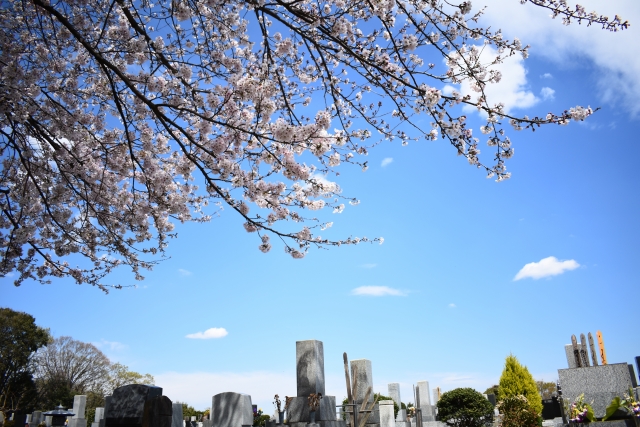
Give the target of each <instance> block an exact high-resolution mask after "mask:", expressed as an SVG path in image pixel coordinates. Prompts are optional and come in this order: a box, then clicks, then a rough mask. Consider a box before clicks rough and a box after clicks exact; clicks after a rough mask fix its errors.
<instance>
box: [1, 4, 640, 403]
mask: <svg viewBox="0 0 640 427" xmlns="http://www.w3.org/2000/svg"><path fill="white" fill-rule="evenodd" d="M488 3H491V4H490V7H489V8H488V9H487V15H486V16H485V18H483V19H484V20H485V21H484V22H485V23H488V24H491V25H492V27H493V28H502V29H503V31H504V33H505V35H506V36H508V37H513V36H519V37H520V38H521V40H522V41H523V43H525V44H527V43H528V44H531V46H532V48H531V57H530V58H529V59H528V60H526V61H524V62H523V61H519V60H514V62H513V63H509V64H506V65H505V68H504V69H503V75H504V77H503V80H504V81H503V83H502V84H503V86H501V87H500V88H498V89H497V90H496V91H495V93H494V94H493V95H494V96H495V97H496V100H497V99H500V100H506V101H507V102H508V107H510V108H511V109H512V111H513V112H516V113H520V114H529V115H530V116H534V115H544V114H546V113H547V112H548V111H554V112H558V113H559V112H561V111H563V110H564V109H568V108H569V107H573V106H576V105H583V106H586V105H591V106H592V107H597V106H600V107H602V109H601V110H600V111H599V112H597V113H596V114H595V115H594V116H592V117H591V118H589V119H588V121H586V122H584V123H571V124H570V125H569V126H564V127H561V126H551V127H544V128H542V129H539V130H538V131H536V132H535V133H534V134H532V133H531V132H519V133H517V132H515V131H513V130H508V132H509V135H510V137H511V139H512V140H513V141H514V146H515V156H514V158H513V159H511V160H510V161H508V163H507V167H508V168H509V170H510V171H511V172H512V174H513V175H512V178H511V179H510V180H508V181H506V182H502V183H496V182H494V180H487V179H485V177H484V173H482V172H481V171H479V170H477V169H475V168H473V167H470V166H469V165H468V164H467V163H466V161H465V160H464V159H463V158H461V157H457V156H456V155H455V152H454V149H453V148H452V147H451V146H450V145H448V144H447V143H445V142H444V141H441V140H439V141H435V142H420V143H411V144H409V145H408V146H407V147H401V146H400V144H399V143H397V142H393V143H384V144H382V145H380V146H378V147H377V148H375V149H373V150H372V151H371V153H370V155H369V158H368V161H369V165H370V168H369V170H368V171H367V172H365V173H363V172H361V171H360V170H359V168H349V167H343V166H341V167H340V170H339V171H340V173H341V175H340V177H339V180H338V183H339V184H340V185H341V187H342V188H343V193H344V195H345V196H350V197H357V198H358V199H360V200H361V204H360V205H358V206H353V207H352V206H348V207H347V209H345V211H344V212H343V213H342V214H339V215H338V214H331V212H330V211H328V212H326V213H321V214H320V215H321V218H322V219H324V220H327V221H333V222H334V226H333V227H332V228H331V229H330V230H328V231H326V232H323V236H324V235H325V234H326V237H333V238H343V237H346V236H348V235H354V236H367V237H378V236H382V237H384V239H385V242H384V244H383V245H378V244H373V245H369V244H363V245H359V246H355V247H341V248H334V249H331V250H328V251H327V250H316V251H313V252H311V253H310V254H309V255H307V257H306V258H305V259H302V260H294V259H292V258H291V257H290V256H288V255H287V254H285V253H284V251H283V250H282V248H281V247H280V246H278V245H277V244H274V249H273V250H272V251H271V252H270V253H268V254H263V253H261V252H260V251H259V250H258V249H257V246H258V244H259V242H258V241H257V240H256V238H255V235H250V234H247V233H246V232H244V230H243V229H242V221H241V220H240V219H239V218H238V217H236V216H235V215H234V214H233V213H232V212H230V211H224V212H222V214H221V216H220V217H219V218H215V219H213V220H212V221H211V222H210V223H208V224H204V225H201V224H188V225H179V226H177V231H178V233H179V238H178V239H176V240H173V241H171V242H170V246H169V254H170V256H171V259H169V260H167V261H164V262H162V263H161V264H160V265H159V266H157V267H156V268H155V269H154V270H153V271H152V272H148V273H147V274H145V276H146V280H145V281H143V282H135V281H134V280H133V278H132V277H131V275H130V274H129V273H128V272H126V271H125V270H123V271H121V272H118V273H116V274H114V276H113V282H115V283H117V282H119V283H121V284H123V285H128V284H130V285H137V287H136V288H128V289H124V290H120V291H112V292H111V293H110V294H109V295H104V294H103V293H102V292H100V291H99V290H97V289H94V288H91V287H88V286H77V285H74V284H72V283H70V282H66V281H60V282H54V283H53V284H52V285H49V286H41V285H37V284H35V283H25V284H24V285H23V286H21V287H19V288H15V287H13V285H12V280H11V278H9V277H7V278H4V279H0V280H2V282H1V283H0V305H2V306H5V307H10V308H12V309H15V310H20V311H25V312H28V313H30V314H32V315H34V316H35V317H36V322H37V323H38V324H39V325H41V326H43V327H48V328H51V332H52V334H53V335H54V336H61V335H69V336H72V337H73V338H75V339H77V340H81V341H85V342H93V343H94V344H96V345H97V346H98V347H99V348H100V349H101V350H102V351H104V352H105V354H107V356H108V357H109V358H110V359H111V360H112V361H114V362H116V361H117V362H120V363H123V364H125V365H128V366H129V367H130V368H131V369H133V370H135V371H138V372H141V373H150V374H152V375H154V376H155V378H156V383H157V385H159V386H161V387H163V388H164V392H165V394H166V395H167V396H168V397H169V398H171V399H172V400H174V401H175V400H180V401H187V402H188V403H189V404H191V405H193V406H195V407H196V408H199V409H204V408H206V407H208V406H210V404H211V396H212V395H214V394H216V393H219V392H223V391H237V392H244V393H248V394H251V395H252V399H253V402H254V403H257V404H258V405H260V406H261V407H262V408H263V409H264V410H265V411H267V412H269V413H271V412H272V411H273V405H271V400H272V396H273V395H274V394H276V393H278V394H279V395H280V396H283V395H295V390H296V388H295V341H297V340H306V339H318V340H321V341H323V342H324V349H325V373H326V378H327V381H326V382H327V394H329V395H335V396H336V397H337V398H338V399H339V400H341V399H342V398H343V397H344V396H345V395H346V392H345V386H344V374H343V370H342V352H344V351H346V352H347V353H348V355H349V358H350V359H360V358H366V359H370V360H371V361H372V365H373V379H374V389H375V391H377V392H382V393H386V392H387V384H388V383H390V382H399V383H400V384H401V394H402V398H403V401H405V402H407V401H412V398H411V385H412V384H415V383H416V382H417V381H421V380H427V381H429V382H430V385H431V387H432V388H433V387H436V386H440V387H441V388H442V389H443V390H444V391H446V390H450V389H453V388H456V387H474V388H476V389H477V390H479V391H484V390H485V389H486V388H487V387H489V386H491V385H492V384H494V383H497V381H498V379H499V377H500V374H501V372H502V368H503V365H504V360H505V358H506V356H508V355H509V354H510V353H512V354H514V355H515V356H516V357H518V359H519V360H520V361H521V362H522V363H523V364H525V365H527V366H528V368H529V370H530V371H531V372H532V374H533V375H534V377H535V378H536V379H544V380H547V381H549V380H555V379H557V369H560V368H565V367H567V362H566V359H565V354H564V345H565V344H567V343H569V342H570V337H571V335H572V334H576V335H579V334H580V333H585V334H586V333H588V332H592V333H594V335H595V332H596V331H597V330H600V331H602V333H603V335H604V341H605V344H606V350H607V355H608V359H609V363H621V362H626V363H632V361H633V357H634V356H637V355H640V347H639V346H638V343H637V342H638V340H637V332H636V331H635V330H634V329H633V328H634V326H636V325H637V318H638V315H637V312H638V291H639V290H640V286H639V285H638V281H637V265H638V262H637V260H638V259H639V258H640V249H639V247H638V241H640V226H639V224H638V217H639V215H638V214H639V210H640V198H639V190H638V182H640V172H639V168H638V167H637V159H638V158H640V148H639V146H638V143H637V142H638V130H639V129H640V126H639V125H640V121H639V117H640V103H638V99H640V83H639V81H638V79H637V76H638V75H640V49H639V48H638V45H637V42H636V41H637V40H640V33H639V28H640V3H638V2H637V1H636V0H626V1H625V0H616V1H610V2H608V3H607V4H606V5H601V4H598V3H599V2H595V1H592V2H586V3H584V4H585V5H586V7H587V9H588V10H591V9H596V10H598V12H601V13H603V14H605V15H609V16H613V15H614V14H615V13H617V14H619V15H621V16H622V17H623V18H624V19H628V20H629V21H631V23H632V26H631V27H630V28H629V29H628V30H626V31H624V32H622V33H618V34H610V33H605V32H604V31H601V30H599V29H598V28H596V27H591V28H586V27H585V26H584V25H582V26H578V25H572V26H570V27H565V26H563V25H562V24H561V22H560V21H559V20H555V21H554V20H551V19H549V18H548V16H547V15H548V12H546V11H544V10H539V9H538V8H535V7H532V6H521V5H520V4H519V3H520V2H519V1H516V0H492V1H491V2H488ZM479 6H481V3H480V2H479V1H476V2H474V7H479ZM469 120H471V121H475V122H476V124H475V126H474V127H475V128H476V129H477V127H478V126H479V125H480V124H481V120H480V118H479V116H477V115H476V114H475V113H472V114H470V115H469ZM485 149H486V150H488V148H486V147H485ZM274 243H275V242H274ZM550 257H555V261H554V259H551V258H550ZM545 259H546V260H545ZM542 260H545V261H543V262H541V261H542ZM532 263H536V264H534V265H530V264H532ZM527 265H530V266H529V267H526V268H525V266H527ZM521 271H522V273H520V274H519V272H521ZM551 273H555V274H551ZM517 276H521V277H522V276H523V277H522V278H520V279H519V280H514V279H515V278H516V277H517ZM211 328H217V329H214V330H213V331H212V332H210V333H209V334H210V336H212V337H211V338H209V339H198V338H197V337H198V336H201V335H203V334H204V335H205V336H206V334H205V331H207V330H209V329H211ZM220 328H223V329H224V331H226V335H225V334H224V333H220V332H221V329H220ZM198 333H202V334H200V335H198ZM188 335H191V336H192V338H189V337H187V336H188ZM216 337H217V338H216Z"/></svg>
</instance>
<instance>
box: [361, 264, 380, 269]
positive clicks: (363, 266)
mask: <svg viewBox="0 0 640 427" xmlns="http://www.w3.org/2000/svg"><path fill="white" fill-rule="evenodd" d="M377 266H378V264H362V265H361V266H360V267H362V268H376V267H377Z"/></svg>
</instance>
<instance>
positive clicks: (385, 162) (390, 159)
mask: <svg viewBox="0 0 640 427" xmlns="http://www.w3.org/2000/svg"><path fill="white" fill-rule="evenodd" d="M391 163H393V157H385V158H384V159H383V160H382V163H380V166H382V167H383V168H384V167H387V166H389V165H390V164H391Z"/></svg>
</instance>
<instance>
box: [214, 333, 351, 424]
mask: <svg viewBox="0 0 640 427" xmlns="http://www.w3.org/2000/svg"><path fill="white" fill-rule="evenodd" d="M324 381H325V380H324V346H323V344H322V341H318V340H307V341H296V389H297V393H298V395H297V396H296V397H293V398H291V400H290V402H289V404H288V407H287V425H288V427H314V426H315V427H345V422H344V421H342V420H338V419H336V398H335V396H325V395H324V392H325V382H324ZM311 393H314V394H318V393H321V394H322V399H320V405H319V407H318V409H317V410H316V411H315V419H316V422H315V423H314V424H310V423H309V421H310V414H309V404H308V400H307V398H308V397H309V395H310V394H311ZM213 426H214V427H219V426H218V425H216V424H215V423H213Z"/></svg>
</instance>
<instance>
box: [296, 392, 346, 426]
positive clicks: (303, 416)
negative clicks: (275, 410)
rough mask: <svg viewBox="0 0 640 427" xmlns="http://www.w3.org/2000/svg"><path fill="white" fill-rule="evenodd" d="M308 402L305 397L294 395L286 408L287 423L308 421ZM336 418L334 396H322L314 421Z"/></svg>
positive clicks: (333, 419)
mask: <svg viewBox="0 0 640 427" xmlns="http://www.w3.org/2000/svg"><path fill="white" fill-rule="evenodd" d="M309 418H310V416H309V403H308V400H307V398H306V397H294V398H293V399H292V400H291V402H289V406H288V408H287V421H288V422H289V424H292V423H299V422H305V423H306V422H308V420H309ZM335 420H336V397H335V396H322V399H321V400H320V407H319V408H318V409H317V410H316V421H335Z"/></svg>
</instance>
